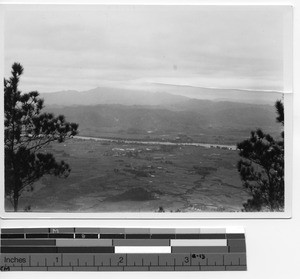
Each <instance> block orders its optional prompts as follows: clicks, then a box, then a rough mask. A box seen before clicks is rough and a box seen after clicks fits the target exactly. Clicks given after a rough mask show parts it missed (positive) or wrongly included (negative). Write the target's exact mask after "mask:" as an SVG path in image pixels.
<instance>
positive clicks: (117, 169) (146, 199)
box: [6, 139, 250, 212]
mask: <svg viewBox="0 0 300 279" xmlns="http://www.w3.org/2000/svg"><path fill="white" fill-rule="evenodd" d="M44 152H51V153H53V154H54V155H55V157H56V158H57V160H64V161H66V162H67V163H68V164H70V166H71V169H72V171H71V173H70V175H69V177H68V178H67V179H65V178H57V177H53V176H45V177H43V178H42V179H41V180H40V181H38V182H37V183H35V184H34V185H33V186H34V191H32V192H31V191H28V192H26V193H24V195H23V197H22V198H21V199H20V209H21V208H25V207H28V206H30V210H31V211H34V212H200V211H204V212H208V211H213V212H214V211H217V212H219V211H226V212H234V211H241V209H242V208H243V203H244V202H245V201H246V200H247V199H248V198H249V197H250V196H249V194H248V193H247V192H246V190H245V189H244V188H243V187H242V182H241V180H240V177H239V174H238V171H237V168H236V163H237V161H238V159H239V156H238V152H237V151H236V150H229V149H225V148H224V149H222V148H215V147H211V148H205V147H195V146H180V145H178V146H164V145H142V144H141V145H138V144H124V143H123V142H119V143H118V142H101V141H94V140H82V139H71V140H68V141H66V142H65V143H62V144H51V145H49V146H48V147H47V149H45V151H44ZM6 204H7V208H6V209H7V210H8V211H10V210H11V208H10V206H9V203H6Z"/></svg>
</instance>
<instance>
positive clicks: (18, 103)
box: [4, 63, 78, 211]
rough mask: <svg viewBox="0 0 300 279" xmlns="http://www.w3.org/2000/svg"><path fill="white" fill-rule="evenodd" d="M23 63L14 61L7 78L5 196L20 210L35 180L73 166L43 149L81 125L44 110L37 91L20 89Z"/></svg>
mask: <svg viewBox="0 0 300 279" xmlns="http://www.w3.org/2000/svg"><path fill="white" fill-rule="evenodd" d="M22 73H23V67H22V66H21V65H20V64H19V63H14V64H13V65H12V71H11V74H12V76H11V77H10V78H9V79H4V110H5V112H4V117H5V120H4V126H5V130H4V133H5V136H4V138H5V196H6V198H8V199H9V200H10V202H11V203H12V205H13V208H14V211H17V210H18V203H19V198H20V196H21V195H22V193H23V192H24V191H25V190H33V186H32V185H33V183H34V182H36V181H37V180H38V179H40V178H41V177H42V176H44V175H46V174H49V175H55V176H60V177H67V176H68V175H69V173H70V171H71V170H70V167H69V165H68V164H66V163H65V162H64V161H61V162H57V161H56V160H55V158H54V156H53V154H51V153H45V152H42V149H43V148H44V147H45V146H46V145H48V144H49V143H51V142H55V141H56V142H59V143H61V142H63V141H64V140H65V139H67V138H69V137H72V136H74V135H76V134H77V128H78V125H77V124H75V123H69V122H66V120H65V117H64V116H63V115H59V116H57V117H55V116H54V115H53V114H51V113H42V109H43V108H44V102H43V99H41V98H39V93H38V92H36V91H33V92H29V93H22V92H21V91H19V89H18V85H19V81H20V76H21V75H22Z"/></svg>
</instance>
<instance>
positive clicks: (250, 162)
mask: <svg viewBox="0 0 300 279" xmlns="http://www.w3.org/2000/svg"><path fill="white" fill-rule="evenodd" d="M275 108H276V112H277V118H276V120H277V122H279V123H281V124H282V127H283V126H284V107H283V104H282V102H281V101H277V102H276V103H275ZM237 148H238V149H239V155H240V156H241V157H242V159H241V160H240V161H239V162H238V171H239V173H240V176H241V179H242V181H243V185H244V186H245V187H246V188H247V189H249V191H250V193H251V194H252V199H249V200H248V201H247V203H245V204H244V210H245V211H261V210H269V211H279V210H283V208H284V132H283V131H282V133H281V135H280V139H279V140H275V139H274V138H273V137H272V136H270V135H269V134H265V133H264V132H263V131H262V130H261V129H257V130H256V131H252V132H251V137H250V138H249V139H247V140H245V141H243V142H241V143H239V144H238V145H237Z"/></svg>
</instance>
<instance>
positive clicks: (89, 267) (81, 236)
mask: <svg viewBox="0 0 300 279" xmlns="http://www.w3.org/2000/svg"><path fill="white" fill-rule="evenodd" d="M246 269H247V265H246V242H245V233H244V231H243V229H241V228H239V229H236V228H235V229H232V228H177V229H176V228H165V229H163V228H3V229H1V262H0V270H1V271H226V270H230V271H231V270H246Z"/></svg>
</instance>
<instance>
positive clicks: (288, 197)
mask: <svg viewBox="0 0 300 279" xmlns="http://www.w3.org/2000/svg"><path fill="white" fill-rule="evenodd" d="M12 2H14V1H10V2H7V4H12ZM100 2H101V3H100ZM241 2H243V3H241ZM245 2H246V3H245ZM287 2H288V3H287ZM2 3H4V2H0V4H2ZM18 3H20V1H18ZM23 3H24V2H23ZM29 3H30V4H31V3H32V4H34V3H38V4H40V2H39V1H30V2H29ZM47 3H51V4H56V3H62V2H59V1H50V2H47ZM63 3H66V4H72V3H73V4H81V3H80V1H76V2H74V1H64V2H63ZM88 3H89V4H109V5H111V4H116V5H118V4H121V5H123V4H126V5H127V4H128V5H131V4H132V5H135V4H136V5H139V4H147V5H148V4H150V3H146V2H143V3H141V2H139V1H129V2H128V1H118V2H117V3H114V2H109V1H89V2H88ZM289 3H290V2H289V1H284V2H282V3H281V4H279V5H280V6H281V5H283V6H286V5H289ZM43 4H44V3H43ZM159 4H163V5H210V6H212V5H222V6H223V5H231V4H232V5H238V6H248V5H250V6H256V5H257V6H264V5H273V3H272V4H270V3H261V1H251V2H249V1H231V2H227V1H185V2H184V3H183V2H182V1H172V2H171V3H170V1H167V2H166V1H159V2H156V1H152V2H151V5H159ZM274 5H278V4H276V3H274ZM3 8H5V7H3V6H1V7H0V18H1V23H0V28H1V29H0V33H1V34H0V42H1V46H0V47H1V49H0V53H1V58H0V61H1V62H2V63H1V65H2V68H1V70H0V71H1V72H0V74H2V75H1V76H2V77H3V73H4V69H3V67H4V63H3V60H4V59H3V58H4V57H3V55H2V54H3V53H4V46H3V41H4V39H5V38H4V35H3V29H4V28H3V25H4V20H3V13H4V11H3V10H4V9H3ZM285 27H286V30H287V32H291V31H292V28H291V26H290V24H288V25H287V26H285ZM289 35H291V34H288V35H287V36H289ZM290 38H291V39H292V36H290ZM284 51H285V53H287V54H291V53H293V44H292V42H290V43H289V44H288V43H287V44H286V45H285V50H284ZM291 58H292V57H291V56H290V55H286V57H285V59H286V60H285V61H290V62H288V63H285V69H286V70H285V73H286V74H285V78H286V79H285V81H286V82H285V84H286V85H287V88H288V90H287V91H289V92H288V93H285V94H284V104H285V184H286V188H285V211H284V212H255V213H254V212H251V213H250V212H203V213H202V212H201V213H199V212H197V213H194V212H187V213H144V212H137V213H125V212H122V213H121V212H120V213H119V212H118V213H114V212H109V213H66V212H60V213H44V212H43V213H36V212H28V213H26V212H18V213H14V212H5V210H4V194H3V195H1V198H0V199H1V200H0V216H1V218H4V219H32V218H38V219H53V218H55V219H85V220H87V219H106V220H109V219H112V220H116V219H133V220H142V219H149V220H150V219H154V220H159V219H178V220H188V219H223V218H225V219H226V218H227V219H228V218H229V219H235V218H237V219H248V218H291V217H292V185H293V181H292V160H293V140H292V138H293V128H292V121H293V94H292V92H293V90H292V88H293V86H292V82H291V77H292V76H293V75H292V65H290V63H291V60H292V59H291ZM0 86H2V88H3V79H1V85H0ZM0 105H1V114H0V115H1V117H2V118H1V119H3V98H1V101H0ZM0 130H1V131H4V127H3V121H1V124H0ZM0 140H1V151H0V156H1V169H2V172H1V180H2V181H4V172H3V169H4V167H3V166H4V146H3V143H4V133H1V135H0ZM1 180H0V181H1ZM1 191H2V193H3V192H4V183H1Z"/></svg>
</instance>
